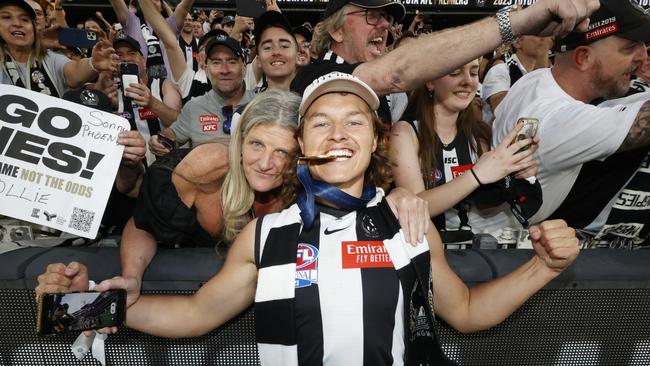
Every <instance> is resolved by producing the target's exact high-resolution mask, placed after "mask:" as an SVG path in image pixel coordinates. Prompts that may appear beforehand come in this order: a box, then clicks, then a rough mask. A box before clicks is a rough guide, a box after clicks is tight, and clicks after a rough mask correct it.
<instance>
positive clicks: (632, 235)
mask: <svg viewBox="0 0 650 366" xmlns="http://www.w3.org/2000/svg"><path fill="white" fill-rule="evenodd" d="M649 245H650V152H648V153H647V154H646V156H645V158H644V159H643V161H642V162H641V165H640V166H639V168H638V169H637V171H636V172H635V173H634V175H633V176H632V178H631V179H630V180H629V182H627V184H626V185H625V187H624V188H623V189H622V190H621V191H620V192H619V193H618V196H617V197H616V200H615V201H614V204H613V205H612V210H611V211H610V213H609V216H608V217H607V222H606V223H605V225H604V226H603V228H602V229H601V230H600V232H599V233H598V234H597V235H596V236H595V237H594V238H593V239H592V241H591V243H589V246H590V247H610V248H629V249H638V248H647V247H648V246H649Z"/></svg>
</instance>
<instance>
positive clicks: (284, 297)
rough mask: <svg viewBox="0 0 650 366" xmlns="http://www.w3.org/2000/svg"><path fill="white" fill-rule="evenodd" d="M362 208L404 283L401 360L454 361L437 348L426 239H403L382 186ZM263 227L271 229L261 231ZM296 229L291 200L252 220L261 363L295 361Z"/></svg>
mask: <svg viewBox="0 0 650 366" xmlns="http://www.w3.org/2000/svg"><path fill="white" fill-rule="evenodd" d="M364 210H366V212H367V214H368V215H369V216H370V217H371V219H372V221H373V222H374V225H375V227H377V229H379V231H380V235H381V236H380V240H381V238H383V244H384V247H385V248H386V250H387V252H388V254H389V255H390V258H391V261H392V262H393V265H394V267H395V270H396V271H397V275H398V277H399V281H400V283H401V285H402V288H403V294H404V299H405V301H404V313H405V314H404V320H405V321H404V325H405V328H406V329H405V332H404V334H405V338H406V339H404V343H405V346H406V350H405V356H404V358H405V364H407V365H421V364H432V365H433V364H435V365H448V364H453V363H451V361H449V360H448V359H447V358H446V356H445V355H444V353H443V352H442V349H441V348H440V345H439V342H438V338H437V335H436V332H435V328H434V324H435V322H434V315H433V291H432V289H431V268H430V263H431V262H430V256H429V247H428V243H427V242H426V240H425V241H424V243H421V244H419V245H417V246H415V247H413V246H411V245H409V244H407V243H405V242H404V240H403V236H402V234H401V233H400V231H401V228H400V226H399V223H398V222H397V219H396V218H395V217H394V216H393V213H392V211H391V210H390V207H389V206H388V203H387V202H386V200H385V199H384V193H383V191H382V190H381V189H377V195H376V196H375V197H374V198H373V199H372V200H371V201H370V202H369V203H368V205H367V206H366V208H364ZM263 226H264V227H265V228H266V229H268V228H270V229H269V230H266V229H265V230H262V227H263ZM301 230H302V219H301V216H300V209H299V208H298V206H297V205H296V204H294V205H292V206H291V207H289V208H287V209H286V210H283V211H282V212H279V213H276V214H272V215H268V216H265V217H262V218H260V219H259V220H258V222H257V231H256V240H257V242H258V243H259V245H256V247H255V250H256V253H255V257H256V260H257V261H258V279H257V290H256V294H255V331H256V338H257V343H258V352H259V356H260V361H261V363H262V365H278V366H290V365H298V347H297V337H296V317H295V306H296V305H295V283H296V252H297V247H298V242H299V240H298V239H299V235H300V232H301ZM341 301H345V299H341Z"/></svg>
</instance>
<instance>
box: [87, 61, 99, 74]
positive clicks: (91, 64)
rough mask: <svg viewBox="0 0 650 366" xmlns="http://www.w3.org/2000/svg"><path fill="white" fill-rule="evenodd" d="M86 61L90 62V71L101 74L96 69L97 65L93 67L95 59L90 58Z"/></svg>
mask: <svg viewBox="0 0 650 366" xmlns="http://www.w3.org/2000/svg"><path fill="white" fill-rule="evenodd" d="M86 60H88V66H90V69H91V70H93V71H94V72H96V73H98V74H99V71H98V70H97V69H96V68H95V65H93V58H92V57H88V58H86Z"/></svg>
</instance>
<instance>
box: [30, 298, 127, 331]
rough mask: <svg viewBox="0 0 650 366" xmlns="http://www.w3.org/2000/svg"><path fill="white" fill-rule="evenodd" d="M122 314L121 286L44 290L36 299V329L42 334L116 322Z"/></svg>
mask: <svg viewBox="0 0 650 366" xmlns="http://www.w3.org/2000/svg"><path fill="white" fill-rule="evenodd" d="M125 317H126V291H125V290H110V291H106V292H70V293H60V294H44V295H43V296H41V298H40V299H39V302H38V315H37V322H36V333H37V334H38V335H41V336H43V335H53V334H62V333H68V332H74V331H81V330H88V329H98V328H104V327H112V326H119V325H121V324H122V323H124V320H125Z"/></svg>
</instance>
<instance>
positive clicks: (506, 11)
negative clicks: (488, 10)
mask: <svg viewBox="0 0 650 366" xmlns="http://www.w3.org/2000/svg"><path fill="white" fill-rule="evenodd" d="M515 9H517V6H516V5H510V6H506V7H504V8H501V9H500V10H499V11H497V25H498V26H499V34H500V35H501V43H502V44H503V45H504V46H510V45H511V44H512V43H513V42H514V41H515V38H516V37H515V34H514V32H513V31H512V24H510V13H511V12H512V11H513V10H515Z"/></svg>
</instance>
